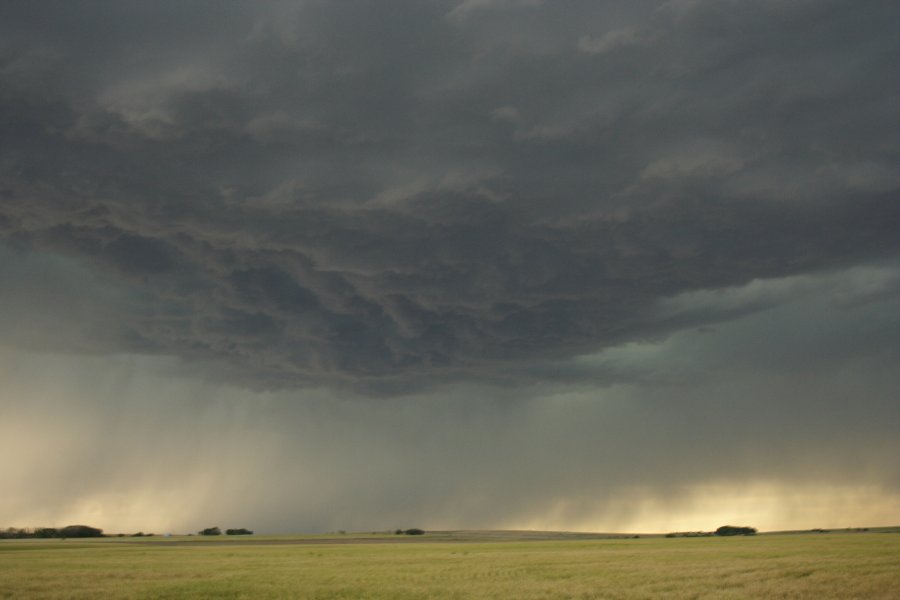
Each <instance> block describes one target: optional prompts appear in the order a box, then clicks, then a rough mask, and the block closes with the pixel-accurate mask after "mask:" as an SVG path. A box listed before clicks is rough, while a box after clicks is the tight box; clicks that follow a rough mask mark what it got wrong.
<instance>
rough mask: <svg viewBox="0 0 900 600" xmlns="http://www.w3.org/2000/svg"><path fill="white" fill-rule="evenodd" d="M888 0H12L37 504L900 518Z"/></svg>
mask: <svg viewBox="0 0 900 600" xmlns="http://www.w3.org/2000/svg"><path fill="white" fill-rule="evenodd" d="M898 20H900V5H898V4H897V3H896V2H889V1H888V0H862V1H860V2H854V3H846V2H840V1H837V0H817V1H806V0H795V1H782V0H764V1H760V2H753V3H742V2H736V1H734V0H668V1H661V0H632V1H629V2H596V1H588V0H575V1H572V2H565V3H561V2H545V1H542V0H428V1H418V0H417V1H412V0H409V1H406V0H389V1H387V2H379V3H374V2H373V3H367V2H355V1H354V2H346V3H332V2H322V1H313V0H300V1H274V2H267V3H220V2H211V1H210V2H205V1H200V2H193V3H181V2H168V1H164V2H156V3H152V4H150V3H142V2H112V1H109V2H102V1H101V2H91V3H55V4H46V3H35V2H24V1H18V0H12V1H7V2H4V3H3V4H2V5H0V40H2V41H0V90H2V91H0V135H2V139H3V140H4V142H3V144H2V146H0V332H2V335H0V482H2V490H3V493H2V494H0V528H5V527H11V526H12V527H34V526H54V525H67V524H72V523H84V524H87V525H91V526H95V527H100V528H102V529H104V530H106V531H108V532H119V531H122V532H129V531H138V530H143V531H145V532H146V531H153V532H155V533H166V532H176V531H180V532H188V531H194V532H196V531H197V530H199V529H200V528H202V527H208V526H212V525H218V526H221V527H223V528H226V527H246V528H248V529H251V530H254V531H256V532H258V533H267V532H292V533H293V532H327V531H337V530H346V531H377V530H392V529H395V528H398V527H400V528H408V527H421V528H423V529H426V530H429V529H432V530H440V529H487V528H490V529H535V530H537V529H540V530H550V531H576V530H581V531H598V532H610V533H617V532H659V533H665V532H670V531H693V530H712V529H715V528H716V527H718V526H720V525H725V524H733V525H750V526H753V527H756V528H757V529H759V530H760V531H766V530H785V529H810V528H846V527H872V526H878V525H892V524H895V523H900V466H898V465H900V462H898V460H897V457H898V456H900V168H898V164H900V160H898V159H900V129H898V127H897V123H898V117H900V110H898V107H900V101H898V100H900V79H898V78H897V76H896V69H895V66H896V57H897V56H898V51H900V38H898V36H897V35H896V26H895V24H896V23H897V22H898Z"/></svg>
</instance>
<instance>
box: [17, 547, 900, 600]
mask: <svg viewBox="0 0 900 600" xmlns="http://www.w3.org/2000/svg"><path fill="white" fill-rule="evenodd" d="M528 537H529V536H527V535H526V534H524V533H523V534H521V535H507V536H502V535H493V534H489V533H483V534H478V533H472V534H468V535H465V534H456V535H447V534H444V535H441V534H429V535H426V536H422V537H421V538H419V537H417V538H416V539H412V538H409V537H407V536H378V535H365V536H354V535H348V536H331V537H328V536H317V537H303V538H289V537H268V538H257V537H255V536H254V537H253V538H242V539H240V540H235V539H234V538H225V537H222V538H218V539H216V540H214V541H212V540H207V539H198V538H196V537H193V538H185V537H172V538H160V537H155V538H144V539H139V540H135V539H132V538H104V539H97V540H89V541H81V540H49V541H44V540H4V541H0V598H311V599H313V598H314V599H321V600H325V599H337V598H341V599H351V598H352V599H358V598H371V599H385V600H386V599H401V600H402V599H432V598H434V599H449V598H454V599H459V600H463V599H477V598H515V599H523V600H529V599H548V600H549V599H563V598H573V599H574V598H577V599H589V598H622V599H632V598H674V599H682V598H810V599H813V598H815V599H829V598H859V599H867V600H868V599H885V600H887V599H894V598H897V597H900V596H898V594H900V534H898V533H834V534H779V535H760V536H755V537H734V538H717V537H707V538H674V539H666V538H660V537H649V538H648V537H642V538H641V539H589V538H585V537H580V536H569V537H568V538H565V539H540V536H530V537H531V538H536V539H527V538H528ZM498 539H499V540H503V541H497V540H498Z"/></svg>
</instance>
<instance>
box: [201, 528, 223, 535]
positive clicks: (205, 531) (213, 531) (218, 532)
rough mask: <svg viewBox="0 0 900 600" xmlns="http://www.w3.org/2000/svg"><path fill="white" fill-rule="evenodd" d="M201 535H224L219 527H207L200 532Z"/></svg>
mask: <svg viewBox="0 0 900 600" xmlns="http://www.w3.org/2000/svg"><path fill="white" fill-rule="evenodd" d="M198 533H199V534H200V535H222V530H221V529H219V528H218V527H207V528H206V529H201V530H200V531H199V532H198Z"/></svg>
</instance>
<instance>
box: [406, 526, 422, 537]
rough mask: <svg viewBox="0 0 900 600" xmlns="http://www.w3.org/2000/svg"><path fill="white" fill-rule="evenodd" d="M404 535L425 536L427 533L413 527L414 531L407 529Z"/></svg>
mask: <svg viewBox="0 0 900 600" xmlns="http://www.w3.org/2000/svg"><path fill="white" fill-rule="evenodd" d="M403 533H405V534H406V535H424V534H425V531H424V530H422V529H418V528H416V527H413V528H412V529H407V530H406V531H404V532H403Z"/></svg>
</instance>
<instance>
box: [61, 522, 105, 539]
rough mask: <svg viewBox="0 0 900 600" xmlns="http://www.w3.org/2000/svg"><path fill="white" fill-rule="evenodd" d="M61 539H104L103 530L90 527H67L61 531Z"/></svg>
mask: <svg viewBox="0 0 900 600" xmlns="http://www.w3.org/2000/svg"><path fill="white" fill-rule="evenodd" d="M59 536H60V537H73V538H85V537H103V530H102V529H97V528H96V527H88V526H87V525H66V526H65V527H63V528H62V529H60V530H59Z"/></svg>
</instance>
